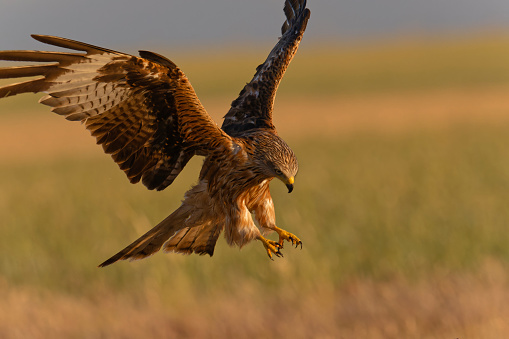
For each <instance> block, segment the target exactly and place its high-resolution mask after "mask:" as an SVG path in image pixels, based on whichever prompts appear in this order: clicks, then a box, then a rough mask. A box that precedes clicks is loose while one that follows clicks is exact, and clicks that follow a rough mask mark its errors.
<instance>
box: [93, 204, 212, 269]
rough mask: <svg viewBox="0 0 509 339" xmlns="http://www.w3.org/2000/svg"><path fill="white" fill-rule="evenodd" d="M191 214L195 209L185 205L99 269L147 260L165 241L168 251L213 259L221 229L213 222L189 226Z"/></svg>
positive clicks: (165, 247) (196, 223) (195, 223)
mask: <svg viewBox="0 0 509 339" xmlns="http://www.w3.org/2000/svg"><path fill="white" fill-rule="evenodd" d="M191 214H192V209H189V208H186V206H185V205H183V206H181V207H180V208H178V209H177V210H176V211H175V212H173V213H172V214H170V215H169V216H168V217H167V218H166V219H164V220H163V221H161V222H160V223H159V224H158V225H157V226H155V227H154V228H152V229H151V230H150V231H148V232H147V233H145V234H144V235H142V236H141V237H140V238H139V239H138V240H136V241H135V242H133V243H132V244H131V245H129V246H127V247H126V248H124V249H123V250H122V251H120V252H118V253H117V254H115V255H114V256H112V257H111V258H109V259H108V260H106V261H105V262H103V263H102V264H100V265H99V267H104V266H108V265H111V264H113V263H114V262H117V261H118V260H126V259H130V260H136V259H143V258H146V257H148V256H149V255H152V254H154V253H155V252H157V251H159V250H160V249H161V247H162V246H163V244H164V243H165V242H166V244H165V246H164V250H165V251H166V252H176V253H184V254H191V253H197V254H200V255H203V254H209V255H210V256H212V255H213V254H214V247H215V245H216V241H217V238H218V237H219V234H220V233H221V230H222V226H221V225H218V224H217V223H212V222H211V221H206V222H202V223H200V222H194V223H192V224H189V223H188V222H189V221H190V219H191V218H189V216H190V215H191Z"/></svg>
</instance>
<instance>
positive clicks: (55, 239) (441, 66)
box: [0, 38, 509, 338]
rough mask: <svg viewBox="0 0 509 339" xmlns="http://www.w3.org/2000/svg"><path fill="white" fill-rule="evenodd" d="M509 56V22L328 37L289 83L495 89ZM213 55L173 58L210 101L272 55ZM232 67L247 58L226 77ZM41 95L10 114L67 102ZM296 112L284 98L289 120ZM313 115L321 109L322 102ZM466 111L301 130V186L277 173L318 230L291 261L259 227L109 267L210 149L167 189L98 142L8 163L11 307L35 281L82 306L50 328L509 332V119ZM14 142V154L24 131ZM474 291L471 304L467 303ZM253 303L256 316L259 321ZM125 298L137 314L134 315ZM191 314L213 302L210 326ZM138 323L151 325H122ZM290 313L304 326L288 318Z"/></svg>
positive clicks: (308, 227)
mask: <svg viewBox="0 0 509 339" xmlns="http://www.w3.org/2000/svg"><path fill="white" fill-rule="evenodd" d="M165 54H166V55H168V56H170V58H172V57H171V53H165ZM508 55H509V39H508V38H496V39H495V38H494V39H484V40H481V39H478V40H475V41H473V42H468V41H460V42H451V43H448V42H440V43H437V44H431V43H430V44H427V45H417V44H415V45H414V44H410V43H406V44H403V45H394V46H392V47H390V48H389V47H386V48H374V47H373V48H368V47H362V48H361V47H358V48H354V49H351V50H340V49H337V48H333V49H331V50H330V51H329V50H325V51H324V50H321V51H320V52H316V50H309V46H308V48H307V50H306V49H303V53H302V54H299V55H298V56H297V59H296V60H295V61H296V62H295V63H294V64H292V67H291V72H290V73H289V74H288V76H287V77H286V78H285V80H284V82H283V86H282V95H281V96H279V99H280V100H291V98H292V97H291V95H290V93H296V94H299V95H302V94H303V93H306V94H309V100H327V98H332V97H337V96H338V95H339V93H346V94H348V93H358V94H365V95H366V96H367V97H368V96H369V95H371V93H375V92H376V95H379V93H380V92H382V93H383V92H384V91H389V92H391V100H393V101H394V93H399V92H403V93H402V94H401V96H402V97H404V91H406V90H413V91H415V92H416V93H421V92H422V93H424V94H427V93H428V89H435V88H437V87H438V88H440V87H442V88H461V87H468V88H476V87H479V88H481V87H483V88H484V90H485V91H486V88H491V87H493V88H495V87H496V86H507V84H509V61H508V60H509V58H508V57H507V56H508ZM202 57H203V55H197V56H196V57H193V58H179V57H178V56H177V57H173V58H172V59H173V60H174V61H175V62H177V63H178V64H179V65H180V66H181V67H182V69H184V71H186V73H187V74H188V76H189V77H190V79H191V81H192V82H193V84H194V85H195V87H196V89H197V91H198V93H199V95H200V96H204V97H205V100H209V99H210V98H213V97H214V98H215V97H216V96H219V98H220V99H222V98H225V97H228V98H230V97H231V96H232V95H233V96H234V95H235V94H236V93H237V92H238V91H239V90H240V85H239V84H242V83H244V82H245V81H247V79H249V77H250V76H251V75H252V73H253V72H254V67H253V68H252V71H251V70H249V68H247V70H246V68H245V65H244V62H245V64H247V65H254V64H256V60H255V59H258V56H257V57H256V58H255V57H254V56H252V57H249V58H248V59H247V60H244V59H243V58H233V56H232V57H231V58H226V57H224V55H221V56H219V55H218V56H216V57H214V56H212V57H210V58H209V59H208V60H207V64H205V63H201V64H200V63H199V62H203V59H202ZM262 58H263V56H262ZM198 61H199V62H198ZM241 61H242V62H241ZM227 66H228V67H233V71H231V72H228V73H226V74H223V75H222V76H221V77H218V74H222V73H223V72H222V70H221V69H222V68H226V67H227ZM498 90H500V87H499V88H498ZM232 93H234V94H232ZM382 95H383V94H382ZM416 97H417V96H416ZM416 97H414V98H413V100H415V102H417V103H418V99H415V98H416ZM424 97H425V98H426V99H425V100H428V99H429V98H430V96H426V95H425V96H424ZM432 97H433V96H431V98H432ZM438 97H440V96H438ZM455 98H457V97H455ZM502 99H503V98H501V100H502ZM225 100H226V99H225ZM455 100H458V99H455ZM34 101H35V97H34V96H20V97H18V98H10V99H2V100H1V101H0V111H1V114H0V121H1V122H2V123H0V126H3V128H8V126H6V124H7V123H9V122H12V121H18V122H19V121H20V120H21V121H23V120H24V119H26V122H27V126H28V125H30V118H31V117H34V116H36V115H38V114H49V113H47V112H46V111H47V109H45V108H42V107H39V106H36V104H35V103H34ZM396 101H397V100H396ZM412 102H413V101H412ZM448 105H451V104H450V103H448ZM352 107H355V106H352ZM500 107H503V106H500ZM504 107H505V106H504ZM496 109H502V108H496ZM294 113H295V112H290V111H284V110H283V111H279V112H278V114H280V117H283V116H284V117H285V118H286V119H291V118H292V114H294ZM311 113H312V114H313V117H315V118H319V113H320V112H311ZM356 113H358V112H352V114H356ZM409 114H410V113H409ZM508 114H509V111H508ZM480 116H482V112H481V114H480ZM421 118H422V117H421ZM421 120H423V119H421ZM281 121H284V119H282V118H281ZM423 121H424V120H423ZM465 121H470V123H467V122H465V123H462V122H461V121H460V122H459V123H458V122H456V123H454V124H450V125H445V127H444V126H440V128H432V127H429V126H428V127H427V128H425V129H424V128H423V129H420V128H418V127H415V126H414V127H412V129H409V130H408V131H397V132H387V131H386V130H384V129H385V128H386V127H387V126H380V130H379V131H377V130H376V129H375V130H372V129H370V130H369V132H367V131H364V132H363V131H362V130H361V131H352V132H351V133H344V134H339V133H338V135H335V136H334V135H330V134H327V136H325V135H321V134H320V131H315V133H314V134H313V133H306V136H305V137H300V136H299V135H298V133H295V134H292V135H289V137H288V138H287V139H288V141H289V143H290V144H291V146H292V148H293V149H294V150H295V152H296V153H297V156H298V158H299V162H300V168H301V169H300V173H299V175H298V177H297V179H296V186H295V191H294V192H293V193H292V194H291V195H288V194H287V193H286V189H285V187H284V185H282V184H281V183H279V182H276V181H274V182H273V184H272V186H271V188H272V193H273V197H274V201H275V205H276V211H277V218H278V223H279V226H280V227H282V228H285V229H287V230H288V231H290V232H292V233H295V234H296V235H298V236H299V237H300V238H301V239H302V240H303V242H304V246H303V249H302V250H300V249H293V248H291V246H289V245H286V247H285V249H284V252H283V253H284V255H285V257H284V258H276V259H275V261H274V262H271V261H270V260H269V259H268V258H267V257H266V254H265V253H264V249H263V247H262V246H261V245H260V244H259V243H257V242H253V243H251V244H249V245H247V246H246V247H245V248H243V249H242V250H240V251H239V250H238V249H237V248H230V247H228V246H227V245H226V243H225V241H224V240H223V238H222V237H221V238H220V240H219V241H218V245H217V247H216V251H215V254H214V256H213V257H212V258H209V257H208V256H206V257H199V256H182V255H176V254H164V253H157V254H156V255H155V256H153V257H151V258H148V259H145V260H143V261H138V262H132V263H126V262H120V263H117V264H115V265H113V266H111V267H107V268H102V269H98V268H96V265H97V264H99V263H100V262H102V261H103V260H105V259H106V258H108V257H109V256H111V255H113V254H114V253H116V252H117V251H118V250H120V249H122V248H123V247H124V246H125V245H127V244H129V243H130V242H131V241H133V240H135V239H136V238H137V237H138V236H139V235H141V234H142V233H144V232H145V231H146V230H148V229H149V228H151V227H152V226H154V225H155V224H156V223H158V222H159V221H160V220H162V219H163V218H164V217H166V216H167V215H168V214H169V213H171V212H172V211H173V210H174V209H175V208H176V207H177V206H178V205H179V203H180V200H181V199H182V196H183V193H184V192H185V191H186V190H187V189H188V188H189V187H190V186H191V184H192V183H194V182H195V180H196V178H197V175H198V171H199V166H200V164H201V159H193V161H191V163H190V165H188V167H187V168H186V169H185V170H184V172H183V173H182V174H181V175H180V176H179V178H178V179H177V180H176V181H175V183H174V184H173V185H172V186H171V187H169V188H168V189H167V190H165V191H163V192H152V191H147V190H146V189H145V188H144V187H143V186H142V185H130V184H128V181H127V180H126V178H125V176H124V174H123V173H122V172H121V171H119V170H118V168H117V166H116V165H115V164H114V163H113V162H112V161H111V159H110V158H109V156H106V155H101V150H100V149H99V148H97V149H96V153H93V154H90V153H86V154H85V155H83V154H79V153H76V154H72V155H69V154H68V153H66V155H63V156H61V157H58V156H57V157H50V158H48V159H45V157H44V156H38V157H35V158H34V159H32V158H31V156H30V155H27V158H26V159H20V158H19V157H18V158H16V159H17V160H16V161H2V162H1V165H0V215H1V216H2V227H0V287H5V288H1V289H2V290H4V291H7V296H8V297H9V298H7V299H6V300H8V303H9V304H8V305H11V307H12V305H25V304H24V303H23V300H24V298H25V299H26V298H27V297H23V296H25V294H23V293H25V292H26V291H27V290H28V291H36V292H35V293H32V292H27V293H28V294H27V295H29V296H31V297H30V298H29V299H30V300H31V301H32V299H31V298H32V297H33V296H34V294H35V295H37V298H34V303H36V305H39V307H42V308H44V307H45V306H44V305H46V303H47V301H48V300H52V302H53V303H54V304H52V305H56V306H55V309H56V311H55V312H57V314H60V316H61V319H64V320H55V321H56V324H61V325H62V324H63V325H62V331H59V330H54V329H52V328H51V326H46V327H45V325H41V323H44V322H42V321H41V320H40V319H46V318H44V317H45V316H46V315H45V314H44V312H43V311H44V310H38V312H39V313H35V314H36V315H34V316H33V317H34V318H36V319H39V322H40V323H38V324H36V323H35V322H34V323H33V327H34V331H38V330H39V329H40V328H42V329H50V330H48V331H49V332H44V333H45V334H44V335H42V336H47V337H51V336H53V337H55V336H58V334H62V333H66V334H69V335H68V336H70V337H73V336H74V337H76V336H78V337H79V336H80V335H81V336H85V337H86V336H88V337H100V336H101V335H99V334H102V336H103V337H108V336H111V334H117V335H118V336H125V337H136V336H141V334H140V332H141V331H142V329H149V332H143V334H147V333H149V334H154V336H159V337H161V336H164V335H165V334H167V333H173V334H175V333H176V335H177V336H180V337H185V336H186V335H187V336H189V337H193V335H194V336H197V335H198V334H200V333H201V334H204V333H205V334H207V335H209V336H210V335H211V333H212V335H213V334H218V335H217V336H216V337H220V336H221V335H224V336H232V333H234V334H236V333H239V332H235V329H236V330H238V331H245V333H246V334H245V335H246V336H250V335H251V336H255V337H260V336H263V335H264V334H273V335H276V334H278V335H281V334H286V335H292V334H297V335H296V336H297V337H299V335H300V337H311V336H314V335H316V336H323V337H336V334H337V333H338V332H337V331H339V332H341V333H343V334H344V335H345V336H346V337H348V335H347V334H351V336H349V337H369V338H386V337H426V335H421V334H423V333H425V334H426V333H427V334H428V335H427V336H428V337H433V338H436V337H444V338H446V337H450V338H453V337H466V335H460V334H469V336H470V337H476V336H477V337H493V336H495V334H496V336H497V337H504V335H500V334H503V333H505V334H507V333H509V328H507V327H503V326H502V325H500V326H502V327H500V326H499V327H497V329H499V330H500V328H502V329H503V330H505V331H504V332H494V331H491V332H490V331H487V332H486V331H484V332H483V331H482V329H486V327H482V326H481V325H483V324H488V325H486V326H488V328H493V327H490V326H491V325H492V322H490V319H491V318H489V317H491V316H492V315H493V316H494V315H497V316H498V317H503V316H504V317H505V316H506V315H508V314H509V310H508V309H507V306H506V305H509V302H504V300H506V301H507V300H509V295H507V292H504V291H506V290H507V289H506V287H507V282H508V281H509V275H507V273H505V272H506V271H507V266H508V264H509V246H508V244H509V232H507V225H508V221H509V209H508V208H507V202H508V201H509V148H508V147H507V145H509V133H508V131H509V119H502V120H501V121H500V122H499V123H497V122H493V119H492V120H490V121H488V122H483V121H479V123H472V121H474V122H475V121H478V120H475V119H473V120H468V119H466V120H465ZM390 123H391V122H388V125H390ZM394 123H397V122H394ZM17 126H21V125H19V124H18V125H17ZM302 126H305V124H302ZM430 126H432V124H431V125H430ZM32 127H34V126H32ZM389 127H390V126H389ZM27 128H28V127H27ZM389 129H390V128H389ZM21 132H22V131H21V130H20V133H21ZM51 133H53V131H48V134H51ZM55 133H56V132H55ZM313 135H314V136H313ZM62 142H63V143H64V142H65V140H62ZM90 143H93V141H92V140H90ZM1 147H2V154H4V155H8V153H9V144H5V143H4V144H3V145H2V146H1ZM35 147H36V145H33V146H31V149H32V148H35ZM27 149H28V148H27ZM272 237H273V238H275V236H274V235H273V236H272ZM490 265H491V266H490ZM497 265H498V266H497ZM493 267H495V268H493ZM497 267H499V268H500V267H501V269H497ZM500 272H502V273H500ZM437 281H438V282H437ZM20 291H21V292H20ZM363 293H364V294H363ZM39 294H40V295H39ZM56 296H58V298H56ZM39 298H40V299H39ZM66 298H70V299H69V300H70V301H67V300H68V299H66ZM504 298H505V299H504ZM373 300H375V302H374V305H375V304H376V307H375V306H372V305H371V302H372V301H373ZM498 300H500V302H499V303H497V302H496V301H498ZM459 301H461V303H462V304H461V305H460V306H458V308H455V307H453V306H451V305H456V303H457V302H459ZM67 302H69V303H70V304H72V305H79V306H76V307H77V309H79V311H77V313H72V312H70V311H68V310H72V307H69V306H68V304H67ZM483 302H484V303H483ZM367 304H370V306H367ZM41 305H42V306H41ZM465 305H468V307H467V306H465ZM497 305H499V306H497ZM500 305H502V306H500ZM19 307H21V309H22V310H23V311H22V312H20V313H19V314H20V315H19V316H18V318H19V319H20V320H19V322H20V323H25V322H26V321H31V319H32V318H31V316H30V315H31V314H32V313H30V312H29V311H28V310H32V308H31V304H29V305H27V306H19ZM22 307H25V308H26V310H25V309H23V308H22ZM66 307H67V308H66ZM377 307H379V308H377ZM85 310H92V311H88V312H90V313H86V311H85ZM138 310H139V312H140V313H136V311H138ZM239 310H241V311H239ZM53 311H54V310H53V309H51V310H50V312H51V314H52V313H53ZM13 312H14V311H13ZM58 312H60V313H58ZM69 312H70V313H69ZM73 312H74V311H73ZM80 312H84V313H85V314H86V315H87V316H88V318H87V319H89V324H90V326H89V327H87V329H86V330H83V328H82V327H81V325H79V324H77V323H76V322H75V323H73V322H72V321H73V320H75V319H74V318H73V319H68V318H69V317H71V316H69V315H68V314H73V315H74V316H80V315H81V314H83V313H80ZM117 312H120V313H117ZM129 312H131V313H129ZM243 312H245V313H246V314H249V316H250V317H252V318H253V319H255V320H253V322H252V323H248V322H244V320H245V317H244V313H243ZM469 312H470V313H469ZM476 312H477V313H476ZM13 314H17V313H15V312H14V313H13ZM90 314H92V315H90ZM118 314H121V315H122V317H124V316H125V319H124V318H121V319H120V318H119V319H120V320H116V318H115V317H116V316H117V315H118ZM140 314H146V315H147V316H146V317H141V318H139V317H140ZM186 314H193V315H196V316H197V317H198V319H199V320H200V321H201V322H202V324H204V325H203V326H204V327H203V328H202V329H201V331H202V332H200V328H199V327H196V325H195V323H194V322H193V321H190V320H186V319H187V318H186ZM7 315H9V314H8V312H5V313H2V311H0V336H2V334H5V333H10V332H5V331H4V330H5V329H4V328H3V327H2V326H6V324H11V323H12V321H13V320H5V321H3V322H2V320H1V318H2V317H5V316H7ZM48 317H50V318H49V319H53V318H51V315H49V316H48ZM66 317H67V318H66ZM275 317H282V319H286V320H287V321H289V320H292V321H293V322H292V325H289V324H288V323H283V322H282V323H278V322H276V321H273V319H274V318H275ZM384 317H385V318H384ZM18 318H16V319H18ZM5 319H7V318H5ZM66 319H67V320H66ZM139 319H141V320H139ZM168 319H171V321H169V320H168ZM228 319H232V320H231V321H230V322H228ZM424 320H425V321H424ZM58 321H60V322H58ZM108 321H110V322H112V323H114V324H117V325H116V326H117V327H114V328H112V327H111V326H110V325H109V324H110V323H109V322H108ZM115 321H116V322H115ZM131 321H132V324H131V325H132V328H133V331H134V332H130V330H129V329H128V330H125V331H124V332H122V330H121V329H124V328H125V326H127V325H128V324H127V323H130V322H131ZM186 321H187V322H186ZM421 321H423V322H422V323H421ZM255 322H258V323H263V324H264V326H266V327H263V328H264V329H265V328H266V329H265V330H263V329H262V327H256V326H255V325H253V324H254V323H255ZM504 323H505V322H504ZM44 324H45V323H44ZM124 324H125V325H124ZM160 324H165V326H163V327H159V325H160ZM387 324H392V325H394V326H395V327H394V328H392V327H391V328H388V327H387V326H389V325H387ZM472 324H474V325H476V324H481V325H479V326H481V327H480V328H481V330H479V329H478V330H477V332H476V331H475V330H470V331H469V328H471V327H469V326H474V325H472ZM55 326H58V325H55ZM66 326H67V327H66ZM221 326H223V327H221ZM285 326H295V327H294V328H295V331H297V329H298V330H299V331H302V332H298V333H296V332H295V331H292V330H291V329H290V330H289V331H288V332H287V331H286V329H287V327H285ZM366 326H368V327H367V329H366V330H365V327H366ZM370 326H371V327H370ZM476 326H477V325H476ZM63 328H65V329H66V330H67V332H65V331H64V330H63ZM96 328H97V329H96ZM169 328H171V331H170V330H169ZM292 328H293V327H292ZM136 329H138V331H139V332H136ZM159 329H160V330H159ZM231 329H234V330H233V332H230V331H231ZM346 329H348V330H349V331H350V332H348V331H346ZM444 329H447V330H449V332H444ZM52 330H54V332H51V331H52ZM343 330H345V331H346V332H344V331H343ZM82 331H83V332H82ZM108 331H111V332H108ZM165 331H166V332H165ZM172 331H173V332H172ZM461 331H463V332H461ZM500 331H502V330H500ZM27 333H35V332H27ZM41 333H43V332H41ZM77 333H79V335H76V334H77ZM119 333H120V334H122V335H120V334H119ZM242 333H244V332H242ZM345 333H346V334H345ZM109 334H110V335H109ZM405 334H406V335H405ZM474 334H475V335H474ZM113 336H114V335H113Z"/></svg>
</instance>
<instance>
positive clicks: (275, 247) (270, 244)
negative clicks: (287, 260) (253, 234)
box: [256, 235, 283, 260]
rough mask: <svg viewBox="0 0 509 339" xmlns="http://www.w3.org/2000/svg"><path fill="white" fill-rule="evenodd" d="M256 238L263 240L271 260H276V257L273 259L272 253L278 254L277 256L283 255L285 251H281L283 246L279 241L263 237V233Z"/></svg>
mask: <svg viewBox="0 0 509 339" xmlns="http://www.w3.org/2000/svg"><path fill="white" fill-rule="evenodd" d="M256 239H258V240H260V241H261V242H262V244H263V247H265V250H266V251H267V254H268V256H269V258H270V260H274V259H272V253H274V254H275V255H276V257H282V256H283V253H281V251H280V249H281V248H282V246H281V245H280V244H279V243H278V242H276V241H272V240H269V239H266V238H264V237H262V236H261V235H259V236H258V237H257V238H256Z"/></svg>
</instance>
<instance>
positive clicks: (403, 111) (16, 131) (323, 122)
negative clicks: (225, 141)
mask: <svg viewBox="0 0 509 339" xmlns="http://www.w3.org/2000/svg"><path fill="white" fill-rule="evenodd" d="M507 93H509V85H492V86H486V87H482V88H468V87H467V88H449V89H436V90H426V91H413V92H404V93H401V92H398V93H372V94H363V95H346V96H340V95H336V96H330V97H314V98H313V97H306V98H298V97H295V98H283V99H282V100H279V101H277V103H276V108H275V109H276V113H275V117H274V119H275V121H276V125H277V126H278V130H279V133H280V134H281V135H282V136H284V137H285V138H290V139H299V138H314V137H317V136H319V137H327V138H331V137H332V138H336V137H340V136H347V135H354V134H356V133H366V132H367V133H375V134H380V133H382V134H387V133H388V134H394V133H398V134H401V133H405V134H409V133H415V132H416V131H422V130H443V129H447V128H451V127H454V126H457V125H465V124H466V125H472V124H477V123H480V124H483V125H485V124H494V125H497V124H500V123H504V122H508V121H509V114H507V112H509V96H508V95H507ZM204 104H205V105H206V108H207V110H208V111H209V112H210V114H211V115H212V116H213V118H214V119H215V121H216V122H217V123H221V121H222V115H223V112H226V111H227V110H228V105H229V101H228V98H223V99H218V98H216V99H208V100H205V103H204ZM44 110H45V108H43V107H39V108H38V114H37V115H34V114H33V113H31V112H23V111H20V112H17V114H16V115H15V116H13V115H10V116H8V117H5V118H3V119H2V122H3V123H2V124H1V125H0V145H4V147H0V156H1V157H2V158H3V159H5V160H7V161H22V160H23V159H29V161H32V160H34V159H41V158H45V159H48V158H50V159H55V158H58V157H65V156H67V155H73V154H77V153H85V154H86V155H87V156H93V155H98V156H99V155H101V152H100V148H98V147H97V146H94V143H93V141H92V140H91V138H90V136H89V133H88V132H87V131H86V130H85V129H84V128H83V127H82V126H80V125H79V124H78V123H69V122H67V121H65V120H63V119H61V118H59V117H58V116H54V115H50V114H43V113H44ZM22 116H28V117H29V118H27V119H23V118H20V117H22ZM310 116H313V118H312V119H310ZM5 145H8V147H5Z"/></svg>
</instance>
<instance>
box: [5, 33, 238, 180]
mask: <svg viewBox="0 0 509 339" xmlns="http://www.w3.org/2000/svg"><path fill="white" fill-rule="evenodd" d="M33 37H34V38H35V39H37V40H39V41H41V42H44V43H47V44H51V45H55V46H59V47H64V48H69V49H72V50H77V51H82V52H85V53H69V52H40V51H0V60H11V61H36V62H50V63H47V64H38V65H31V66H21V67H6V68H0V79H1V78H3V79H5V78H20V77H33V76H37V78H35V79H31V80H28V81H24V82H21V83H16V84H11V85H7V86H4V87H0V98H3V97H6V96H11V95H16V94H20V93H26V92H34V93H37V92H46V93H48V95H46V96H45V97H43V98H41V100H40V102H41V103H43V104H45V105H48V106H51V107H52V111H53V112H55V113H57V114H60V115H63V116H65V118H66V119H68V120H77V121H81V122H82V123H84V124H85V126H86V128H87V129H88V130H89V131H90V132H91V134H92V135H93V136H94V137H96V139H97V143H98V144H101V145H102V147H103V149H104V151H105V152H106V153H108V154H111V157H112V158H113V160H114V161H115V162H116V163H117V164H118V165H119V167H120V169H122V170H123V171H124V172H125V174H126V175H127V177H128V178H129V180H130V181H131V182H132V183H136V182H139V181H140V180H141V181H142V182H143V184H144V185H145V186H147V187H148V188H149V189H157V190H162V189H164V188H166V187H167V186H168V185H170V184H171V183H172V182H173V180H174V179H175V178H176V177H177V175H178V174H179V173H180V171H181V170H182V168H183V167H184V166H185V165H186V163H187V162H188V161H189V160H190V158H191V157H192V156H193V155H195V154H200V155H207V154H209V153H210V152H212V151H214V150H216V149H218V148H220V147H221V146H225V147H228V145H229V143H230V137H229V136H228V135H226V134H225V133H224V132H223V131H222V130H221V129H220V128H219V127H218V126H217V125H216V124H215V123H214V121H213V120H212V119H211V117H210V116H209V115H208V113H207V112H206V111H205V109H204V108H203V106H202V105H201V103H200V101H199V100H198V98H197V96H196V93H195V92H194V90H193V88H192V86H191V84H190V83H189V81H188V79H187V77H186V76H185V75H184V73H183V72H182V71H181V70H180V69H179V68H178V67H177V66H176V65H175V64H174V63H173V62H172V61H170V60H168V59H166V58H164V57H163V56H160V55H158V54H155V53H152V52H146V51H140V56H141V58H140V57H135V56H132V55H128V54H124V53H120V52H116V51H112V50H108V49H105V48H101V47H97V46H92V45H89V44H85V43H82V42H77V41H73V40H69V39H64V38H58V37H53V36H43V35H33Z"/></svg>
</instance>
